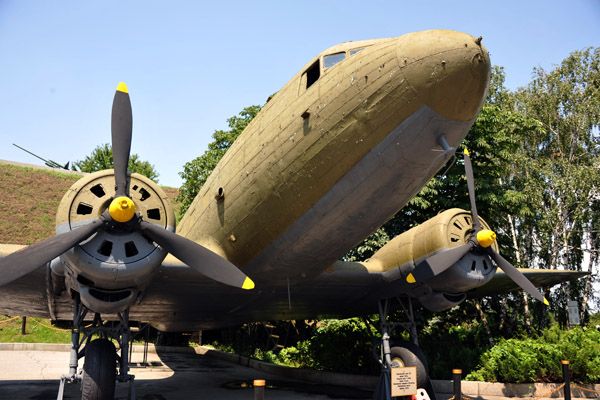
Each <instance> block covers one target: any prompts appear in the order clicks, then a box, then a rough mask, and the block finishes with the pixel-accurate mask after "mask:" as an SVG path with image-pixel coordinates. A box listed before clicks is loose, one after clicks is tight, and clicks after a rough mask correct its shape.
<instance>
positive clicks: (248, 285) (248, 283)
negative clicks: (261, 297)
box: [242, 277, 254, 290]
mask: <svg viewBox="0 0 600 400" xmlns="http://www.w3.org/2000/svg"><path fill="white" fill-rule="evenodd" d="M242 289H245V290H252V289H254V282H252V279H250V278H248V277H246V280H245V281H244V284H243V285H242Z"/></svg>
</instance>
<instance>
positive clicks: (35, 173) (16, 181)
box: [0, 163, 178, 245]
mask: <svg viewBox="0 0 600 400" xmlns="http://www.w3.org/2000/svg"><path fill="white" fill-rule="evenodd" d="M79 178H81V175H79V174H75V173H69V172H68V171H65V173H59V172H56V171H54V170H50V169H43V168H39V169H38V168H31V167H24V166H16V165H10V164H4V163H0V243H10V244H25V245H29V244H33V243H35V242H38V241H40V240H42V239H45V238H48V237H50V236H52V235H54V228H55V225H54V224H55V219H56V209H57V208H58V204H59V203H60V200H61V199H62V197H63V195H64V194H65V193H66V192H67V190H68V189H69V187H70V186H71V185H72V184H73V183H75V182H76V181H77V180H78V179H79ZM163 190H164V191H165V192H166V193H167V195H168V196H169V198H170V199H171V201H172V204H173V206H174V207H176V205H175V203H174V200H175V197H176V196H177V193H178V190H177V189H172V188H163ZM175 210H176V211H177V207H176V208H175Z"/></svg>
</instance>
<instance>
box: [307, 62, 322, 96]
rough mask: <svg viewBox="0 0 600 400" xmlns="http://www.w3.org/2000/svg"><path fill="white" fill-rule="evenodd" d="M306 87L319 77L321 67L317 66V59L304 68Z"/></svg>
mask: <svg viewBox="0 0 600 400" xmlns="http://www.w3.org/2000/svg"><path fill="white" fill-rule="evenodd" d="M305 74H306V88H307V89H308V88H309V87H311V86H312V84H313V83H315V82H316V81H317V79H319V76H321V69H320V68H319V60H317V61H315V63H314V64H313V65H311V66H310V68H309V69H307V70H306V73H305Z"/></svg>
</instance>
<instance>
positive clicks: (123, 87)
mask: <svg viewBox="0 0 600 400" xmlns="http://www.w3.org/2000/svg"><path fill="white" fill-rule="evenodd" d="M117 90H118V91H119V92H123V93H129V91H127V85H126V84H125V83H123V82H120V83H119V86H117Z"/></svg>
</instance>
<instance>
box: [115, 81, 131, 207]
mask: <svg viewBox="0 0 600 400" xmlns="http://www.w3.org/2000/svg"><path fill="white" fill-rule="evenodd" d="M111 118H112V120H111V133H112V151H113V161H114V167H115V168H114V169H115V191H116V193H115V197H119V196H127V195H128V194H127V165H128V164H129V152H130V151H131V131H132V127H133V116H132V112H131V100H130V99H129V92H128V91H127V85H125V84H124V83H123V82H121V83H119V86H118V87H117V91H116V92H115V98H114V100H113V106H112V117H111Z"/></svg>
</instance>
